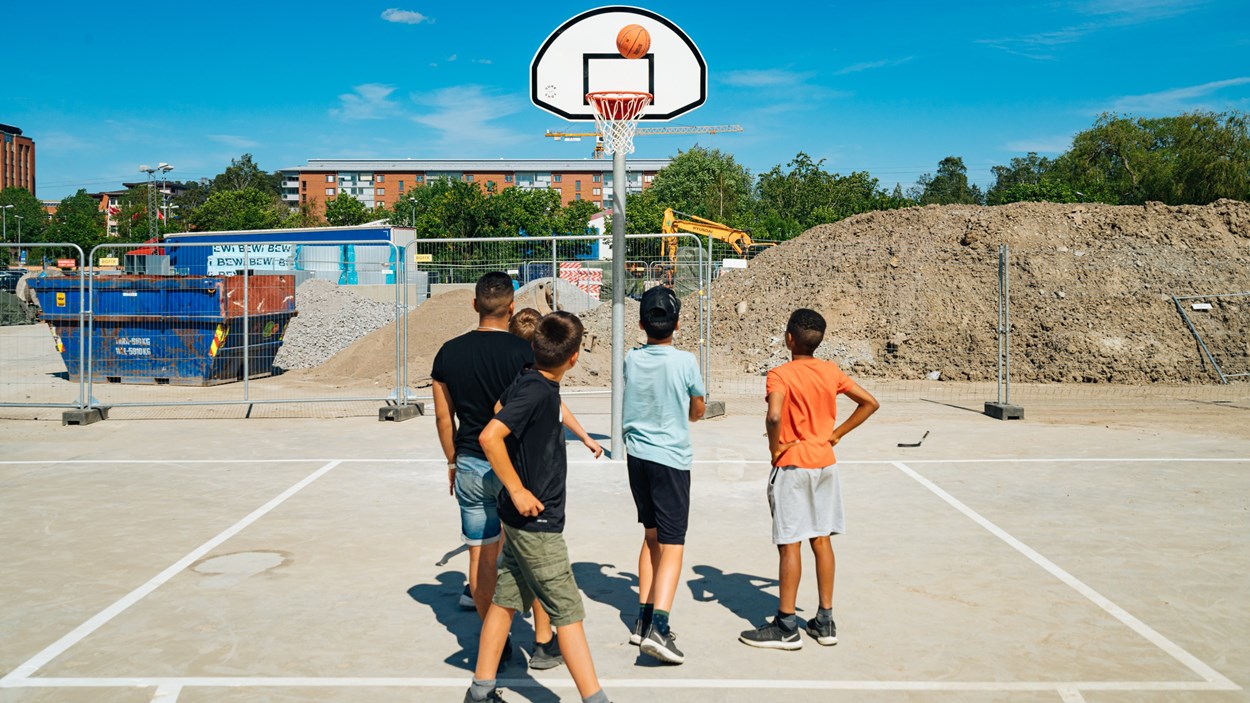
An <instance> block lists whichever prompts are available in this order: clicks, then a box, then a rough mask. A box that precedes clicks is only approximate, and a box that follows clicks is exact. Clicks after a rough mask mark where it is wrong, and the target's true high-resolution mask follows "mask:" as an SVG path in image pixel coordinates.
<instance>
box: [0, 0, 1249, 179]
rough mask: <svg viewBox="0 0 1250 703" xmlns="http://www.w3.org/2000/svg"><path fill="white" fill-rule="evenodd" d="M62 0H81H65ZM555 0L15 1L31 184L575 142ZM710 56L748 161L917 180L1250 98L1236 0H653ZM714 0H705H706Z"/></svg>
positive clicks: (724, 109)
mask: <svg viewBox="0 0 1250 703" xmlns="http://www.w3.org/2000/svg"><path fill="white" fill-rule="evenodd" d="M71 5H72V4H71ZM594 6H596V4H587V5H584V6H580V5H572V4H565V3H547V4H543V3H513V4H504V3H487V4H483V3H454V4H453V3H446V2H440V3H431V2H427V1H426V0H384V1H383V2H380V3H373V2H347V3H344V2H334V3H331V2H324V1H322V0H306V1H305V2H301V3H289V2H288V3H270V2H250V3H238V2H229V1H225V2H217V3H156V4H152V3H114V4H110V5H108V6H107V7H106V8H101V7H99V6H95V5H87V4H81V5H80V6H78V7H77V8H75V7H73V6H69V7H67V6H66V5H65V4H61V5H57V4H55V3H50V4H45V3H28V2H23V3H15V4H14V6H13V7H10V8H8V9H6V11H5V20H6V24H8V25H9V26H12V27H24V28H26V31H22V32H14V33H9V32H6V33H5V45H6V49H5V55H6V60H5V64H6V68H5V77H4V80H3V88H2V89H0V122H3V123H8V124H13V125H16V126H18V127H21V128H22V129H23V130H24V131H25V133H26V134H27V135H29V136H31V137H33V138H34V139H35V140H36V143H37V157H38V163H37V167H38V195H39V197H41V198H60V197H63V196H65V195H69V194H71V193H73V192H74V191H75V190H76V189H78V188H80V187H81V188H86V189H88V190H91V191H97V190H103V189H111V188H115V187H118V184H119V183H120V182H121V181H122V180H137V179H139V178H140V177H141V176H140V174H139V173H138V171H137V167H138V165H139V164H148V163H150V164H155V163H156V162H159V161H165V162H168V163H170V164H173V165H174V167H175V170H174V171H173V172H172V173H171V174H170V177H171V178H177V179H180V180H183V179H195V178H200V177H211V176H212V175H214V174H216V173H219V172H220V171H221V170H222V169H223V168H224V167H225V166H226V165H227V164H228V163H229V160H230V158H231V157H237V156H238V155H240V154H242V153H244V152H251V153H252V154H254V155H255V158H256V160H257V161H258V163H260V165H261V166H262V167H263V168H265V169H267V170H275V169H278V168H281V167H287V166H295V165H299V164H302V163H304V162H305V161H306V160H307V159H309V158H353V157H369V158H374V157H376V158H433V157H464V158H501V157H510V158H517V157H535V158H544V157H552V158H581V157H589V152H590V147H591V144H590V143H589V142H588V141H582V142H580V143H561V142H555V141H552V140H549V139H546V138H544V137H543V136H542V134H543V132H544V131H545V130H547V129H559V128H564V127H566V126H568V125H567V124H566V123H563V122H562V121H561V120H559V119H558V118H556V117H553V116H551V115H549V114H547V113H545V112H542V111H540V110H539V109H537V108H535V107H534V106H532V105H531V104H530V103H529V99H528V68H529V62H530V59H531V58H532V57H533V54H534V51H535V50H536V49H537V48H538V45H539V44H540V43H541V42H542V41H543V39H545V38H546V36H547V35H548V34H549V33H550V32H551V31H552V30H553V29H555V28H556V27H557V26H558V25H559V24H561V23H562V22H563V21H564V20H566V19H568V18H569V17H571V16H573V15H575V14H577V13H578V12H580V11H582V10H584V9H589V8H591V7H594ZM646 7H647V8H648V9H651V10H653V11H655V12H658V13H660V14H662V15H664V16H666V17H668V18H669V19H670V20H672V21H674V22H675V23H677V24H678V25H680V26H681V27H682V29H684V30H685V31H686V32H687V33H688V34H689V35H691V36H692V37H693V39H694V40H695V42H696V43H698V45H699V48H700V49H701V50H702V52H703V55H704V57H705V58H706V60H707V63H708V67H709V97H708V101H707V104H706V105H704V106H703V107H702V108H700V109H698V110H696V111H694V112H692V113H690V114H689V115H687V116H686V117H684V118H681V119H680V120H678V121H677V123H679V124H695V125H713V124H741V125H742V126H743V127H744V129H745V131H744V132H743V133H741V134H725V135H716V136H702V137H698V138H695V137H650V138H648V139H645V140H644V139H639V142H638V144H639V147H638V151H637V152H636V155H638V156H647V157H662V156H669V155H673V154H676V153H677V151H678V150H679V149H686V148H689V147H690V146H691V145H693V144H695V143H700V144H703V145H705V146H710V147H716V148H719V149H722V150H724V151H728V152H731V153H733V154H734V155H735V156H736V158H737V159H738V160H739V162H741V163H743V164H745V165H746V166H747V167H749V168H750V169H751V170H752V172H754V173H759V172H762V171H766V170H768V169H769V168H771V167H772V166H774V165H776V164H785V163H786V162H788V161H789V160H790V159H791V158H792V157H793V156H794V155H795V154H796V153H797V152H799V151H805V152H807V153H808V154H810V155H812V156H813V157H815V158H818V159H824V160H825V167H826V168H827V169H829V170H831V171H838V172H842V173H846V172H849V171H852V170H868V171H870V172H871V173H872V174H873V175H874V176H876V177H877V178H879V179H880V181H881V182H882V184H883V185H884V186H886V187H892V186H893V185H894V183H895V182H899V183H902V185H903V187H904V188H906V187H908V186H909V185H910V184H912V183H913V182H914V181H915V180H916V177H917V176H918V175H920V174H921V173H924V172H926V171H933V170H935V168H936V164H937V162H938V161H939V160H940V159H941V158H943V157H945V156H947V155H950V154H955V155H959V156H962V157H963V158H964V161H965V163H966V164H967V165H968V168H969V174H970V176H971V177H972V178H973V180H974V181H976V182H979V183H981V184H982V185H989V183H990V182H991V175H990V171H989V169H990V167H991V166H993V165H994V164H1000V163H1006V162H1007V161H1008V160H1009V159H1010V158H1011V157H1012V156H1017V155H1022V154H1023V153H1025V152H1027V151H1030V150H1033V151H1038V152H1040V153H1042V154H1048V155H1054V154H1056V153H1058V152H1060V151H1062V150H1064V149H1065V148H1066V147H1067V146H1068V144H1069V143H1070V139H1071V136H1072V135H1073V134H1074V133H1076V132H1078V131H1080V130H1081V129H1084V128H1086V127H1088V126H1089V125H1090V124H1092V122H1093V121H1094V119H1095V118H1096V116H1097V115H1098V114H1099V113H1101V112H1104V111H1113V112H1125V113H1131V114H1136V115H1148V116H1150V115H1167V114H1176V113H1178V112H1180V111H1184V110H1192V109H1209V110H1215V111H1222V110H1229V109H1236V110H1250V32H1248V31H1247V29H1246V28H1247V27H1250V3H1247V2H1245V0H1208V1H1206V2H1202V1H1195V0H1055V1H1052V2H1035V3H1024V2H1021V3H1002V2H967V3H962V4H956V3H935V2H888V3H887V2H877V3H864V2H857V3H849V2H847V3H821V4H812V5H811V6H808V7H802V6H801V5H799V6H798V7H801V8H802V9H790V10H784V11H783V10H781V9H780V8H782V7H794V6H793V5H789V6H788V5H784V4H782V5H778V4H775V3H760V2H750V3H747V2H733V1H730V0H722V2H719V3H715V4H714V5H713V4H710V3H709V4H704V3H690V2H654V3H649V4H647V5H646ZM713 8H714V9H713Z"/></svg>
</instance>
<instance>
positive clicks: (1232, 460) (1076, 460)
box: [0, 456, 1250, 466]
mask: <svg viewBox="0 0 1250 703" xmlns="http://www.w3.org/2000/svg"><path fill="white" fill-rule="evenodd" d="M325 460H326V459H325V458H324V457H321V458H309V459H8V460H0V466H23V465H26V466H30V465H34V466H57V465H60V464H317V463H320V462H323V461H325ZM337 461H338V462H339V463H341V464H442V463H445V462H446V461H447V459H445V458H443V457H437V458H405V459H395V458H382V459H338V460H337ZM899 461H905V462H907V463H908V464H1036V463H1055V464H1082V463H1084V464H1088V463H1121V464H1132V463H1142V464H1145V463H1214V464H1245V463H1250V457H1136V456H1112V457H1058V458H1055V457H1042V458H1023V459H1021V458H1017V459H1012V458H1003V459H851V460H848V461H839V462H838V464H841V465H846V466H868V465H875V464H886V465H890V466H893V465H895V464H896V463H898V462H899ZM569 463H570V464H589V465H592V466H593V465H595V464H624V463H625V461H624V460H623V459H571V460H569ZM694 463H696V464H729V463H734V464H759V465H761V466H765V465H769V462H768V460H767V459H733V458H725V459H695V460H694Z"/></svg>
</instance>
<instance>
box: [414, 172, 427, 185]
mask: <svg viewBox="0 0 1250 703" xmlns="http://www.w3.org/2000/svg"><path fill="white" fill-rule="evenodd" d="M413 180H414V181H416V182H417V183H425V175H424V174H417V176H416V177H415V178H414V179H413Z"/></svg>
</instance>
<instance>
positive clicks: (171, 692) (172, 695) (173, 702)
mask: <svg viewBox="0 0 1250 703" xmlns="http://www.w3.org/2000/svg"><path fill="white" fill-rule="evenodd" d="M181 694H182V685H181V684H161V685H160V686H157V687H156V693H154V694H152V703H177V701H178V696H180V695H181Z"/></svg>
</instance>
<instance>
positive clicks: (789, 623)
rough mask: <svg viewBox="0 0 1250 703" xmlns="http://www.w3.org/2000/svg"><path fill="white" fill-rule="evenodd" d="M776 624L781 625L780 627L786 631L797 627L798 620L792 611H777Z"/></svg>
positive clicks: (791, 630)
mask: <svg viewBox="0 0 1250 703" xmlns="http://www.w3.org/2000/svg"><path fill="white" fill-rule="evenodd" d="M777 624H779V625H781V629H783V630H785V631H786V632H793V631H794V630H797V629H799V623H798V620H797V619H796V618H795V617H794V613H783V612H781V611H780V610H778V611H777Z"/></svg>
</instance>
